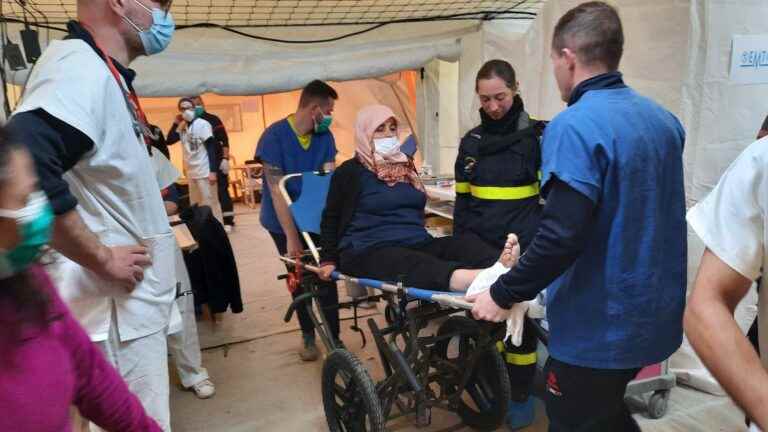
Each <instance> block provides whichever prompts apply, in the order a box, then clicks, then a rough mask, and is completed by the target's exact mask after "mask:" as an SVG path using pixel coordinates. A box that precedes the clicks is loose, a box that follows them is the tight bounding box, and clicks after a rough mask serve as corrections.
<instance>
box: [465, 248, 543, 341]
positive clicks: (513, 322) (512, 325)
mask: <svg viewBox="0 0 768 432" xmlns="http://www.w3.org/2000/svg"><path fill="white" fill-rule="evenodd" d="M508 271H509V269H508V268H506V267H504V265H503V264H502V263H500V262H497V263H496V264H494V265H493V266H492V267H488V268H487V269H485V270H483V271H481V272H480V274H478V275H477V277H476V278H475V280H474V281H472V284H471V285H470V286H469V289H468V290H467V296H472V295H476V294H481V293H483V292H485V291H488V290H489V289H490V288H491V285H493V283H494V282H496V280H497V279H498V278H499V277H501V275H503V274H504V273H506V272H508ZM530 303H535V302H534V301H530V302H522V303H515V304H514V305H513V306H512V309H510V315H509V318H507V335H506V336H505V337H504V340H505V341H506V340H507V339H509V338H511V339H512V344H513V345H515V346H518V347H519V346H520V345H521V344H522V343H523V328H524V325H525V314H526V313H527V312H528V308H529V306H530Z"/></svg>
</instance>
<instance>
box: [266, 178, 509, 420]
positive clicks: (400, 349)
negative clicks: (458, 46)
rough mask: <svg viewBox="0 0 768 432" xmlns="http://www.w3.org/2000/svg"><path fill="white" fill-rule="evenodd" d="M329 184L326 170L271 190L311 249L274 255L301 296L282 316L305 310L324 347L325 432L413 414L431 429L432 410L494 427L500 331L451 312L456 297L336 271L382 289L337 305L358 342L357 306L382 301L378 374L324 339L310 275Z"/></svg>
mask: <svg viewBox="0 0 768 432" xmlns="http://www.w3.org/2000/svg"><path fill="white" fill-rule="evenodd" d="M330 179H331V173H324V172H320V173H302V174H292V175H288V176H285V177H284V178H283V179H282V180H281V182H280V184H279V188H280V192H281V194H282V195H283V197H284V198H285V199H286V202H287V203H288V205H289V208H290V210H291V213H292V215H293V218H294V221H295V223H296V226H297V229H298V230H299V231H300V232H301V235H302V236H303V238H304V241H305V242H306V244H307V245H308V247H309V250H308V251H306V253H305V254H304V255H303V256H301V257H281V260H282V261H283V262H284V263H285V264H286V266H287V268H288V274H287V275H284V276H283V278H285V279H287V283H288V285H289V289H291V290H292V291H293V290H295V289H299V288H301V289H302V291H303V292H304V294H302V295H300V296H298V297H297V298H296V299H295V300H294V301H293V303H292V304H291V305H290V307H289V309H288V312H287V313H286V316H285V319H286V321H289V320H290V318H291V316H292V314H293V312H295V310H296V309H297V308H301V307H303V308H306V309H307V311H308V312H309V316H310V318H311V319H312V321H313V322H314V324H315V327H316V332H317V334H318V335H319V336H320V338H321V340H322V342H323V344H324V345H325V347H326V349H327V352H328V356H327V357H326V359H325V363H324V365H323V376H322V395H323V405H324V409H325V415H326V420H327V423H328V428H329V430H330V431H333V432H337V431H345V432H347V431H355V432H357V431H360V432H362V431H370V432H381V431H384V430H385V424H386V422H387V421H389V420H392V419H395V418H398V417H402V416H413V417H414V418H415V423H416V425H417V426H419V427H424V426H428V425H429V424H430V422H431V413H432V410H433V409H441V410H447V411H451V412H455V413H457V414H458V415H459V417H460V418H461V419H462V421H463V422H464V423H465V424H466V425H468V426H470V427H472V428H474V429H477V430H494V429H496V428H498V427H499V426H501V425H502V423H503V421H504V417H505V415H506V412H507V404H508V401H509V398H510V383H509V377H508V374H507V368H506V365H505V363H504V361H503V359H502V357H501V355H500V353H499V352H498V350H497V349H496V345H495V343H496V341H498V340H500V338H501V337H502V335H503V333H504V326H503V325H499V324H491V323H485V322H478V321H474V320H472V319H470V318H468V317H466V316H462V315H461V314H457V313H459V312H461V311H466V310H468V309H471V304H469V303H467V302H466V301H464V300H463V297H462V296H461V294H460V293H448V292H438V291H427V290H422V289H418V288H411V287H406V286H403V284H402V283H387V282H382V281H378V280H372V279H365V278H354V277H349V276H346V275H344V274H341V273H339V272H334V273H333V275H332V278H333V279H334V280H337V281H339V280H342V281H349V282H352V283H357V284H360V285H361V286H365V287H370V288H374V289H375V290H376V291H377V292H380V294H377V295H373V296H368V297H364V298H356V299H353V300H352V301H350V302H346V303H340V304H339V305H338V308H347V309H353V311H354V325H353V326H352V328H353V329H354V330H356V331H358V332H360V334H361V335H363V333H362V330H360V328H359V327H358V325H357V324H358V322H357V321H358V316H357V304H358V303H360V302H363V301H369V302H370V301H373V302H381V301H383V302H385V303H386V309H385V310H386V313H385V318H386V325H385V326H383V327H380V325H379V324H378V323H377V322H376V321H375V320H374V319H373V318H369V319H368V320H367V324H368V328H369V330H370V333H371V334H372V336H373V340H374V343H375V345H376V348H377V351H378V354H379V358H380V360H381V364H382V368H383V370H384V374H385V377H384V378H383V379H381V380H379V381H376V382H375V381H374V380H373V379H372V378H371V376H370V374H369V373H368V371H367V370H366V369H365V367H364V366H363V364H362V363H361V362H360V360H359V359H358V358H357V357H356V356H355V355H354V354H353V353H352V352H350V351H348V350H347V349H346V348H345V347H343V346H339V344H338V343H337V342H336V341H335V340H334V338H333V337H332V336H331V334H330V332H329V329H328V326H327V325H326V324H325V323H326V319H325V312H326V311H324V310H323V308H322V306H321V305H320V302H319V301H318V300H317V298H318V295H319V290H320V289H322V288H321V285H323V284H321V283H320V279H319V277H318V275H317V273H318V272H319V268H318V267H317V265H318V263H319V262H320V259H319V251H318V248H317V246H316V245H315V243H314V242H313V241H312V237H311V236H310V233H315V234H319V232H320V219H321V216H322V209H323V207H324V205H325V200H326V196H327V194H328V188H329V186H330ZM297 180H301V181H302V193H301V196H300V197H299V198H298V199H297V200H296V201H295V202H293V201H292V200H291V198H290V196H289V194H288V193H287V190H286V182H288V181H297ZM327 285H328V284H327V283H326V284H325V286H327ZM438 318H447V319H446V320H445V321H444V322H443V323H442V324H441V325H440V326H439V328H438V330H437V331H436V333H434V334H426V333H428V332H427V331H424V330H425V329H426V328H427V326H428V324H429V323H430V322H431V321H433V320H435V319H438ZM363 344H365V339H364V336H363Z"/></svg>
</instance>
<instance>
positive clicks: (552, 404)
mask: <svg viewBox="0 0 768 432" xmlns="http://www.w3.org/2000/svg"><path fill="white" fill-rule="evenodd" d="M639 371H640V369H615V370H614V369H591V368H584V367H579V366H573V365H569V364H567V363H563V362H561V361H558V360H556V359H554V358H552V357H550V358H549V360H547V364H546V366H545V367H544V376H545V377H546V379H547V387H546V394H545V398H544V402H545V403H546V406H547V416H548V417H549V432H608V431H610V432H640V427H639V426H638V425H637V422H635V419H633V418H632V415H631V414H630V413H629V408H627V405H626V404H625V403H624V393H626V391H627V384H629V382H630V381H632V379H634V378H635V376H637V373H638V372H639Z"/></svg>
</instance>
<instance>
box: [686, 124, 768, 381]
mask: <svg viewBox="0 0 768 432" xmlns="http://www.w3.org/2000/svg"><path fill="white" fill-rule="evenodd" d="M688 223H689V224H690V225H691V227H692V228H693V230H694V231H696V234H698V235H699V237H700V238H701V240H702V241H703V242H704V244H705V245H706V246H707V248H708V249H709V250H710V251H712V253H714V254H715V255H717V257H718V258H720V259H721V260H722V261H723V262H724V263H726V264H728V266H730V267H731V268H732V269H734V270H736V271H737V272H739V273H740V274H741V275H742V276H744V277H746V278H747V279H749V280H755V279H757V278H758V277H760V275H761V274H762V273H763V269H768V253H767V252H768V249H767V246H768V230H766V225H768V138H764V139H761V140H759V141H756V142H754V143H752V145H750V146H749V147H747V148H746V149H745V150H744V152H743V153H742V154H741V155H740V156H739V157H738V158H737V159H736V160H735V161H734V162H733V163H732V164H731V166H730V167H728V170H726V172H725V174H723V176H722V178H721V179H720V182H719V183H718V184H717V186H716V187H715V189H714V190H712V192H710V194H709V195H708V196H707V197H706V198H705V199H704V200H703V201H701V202H700V203H699V204H697V205H696V206H695V207H693V208H692V209H691V210H690V211H689V212H688ZM758 309H759V312H758V320H759V322H758V326H759V334H760V346H761V347H763V349H762V350H761V351H762V360H763V364H764V365H766V366H767V367H768V286H766V285H763V288H762V289H761V290H760V299H759V303H758Z"/></svg>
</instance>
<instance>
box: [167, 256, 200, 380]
mask: <svg viewBox="0 0 768 432" xmlns="http://www.w3.org/2000/svg"><path fill="white" fill-rule="evenodd" d="M176 280H177V281H178V282H179V284H180V289H179V291H180V293H182V294H184V295H182V296H181V297H179V298H177V299H176V305H177V306H178V307H179V312H181V323H182V327H181V331H179V332H176V333H173V334H171V335H168V352H169V353H170V354H171V356H172V358H173V362H174V363H175V364H176V371H177V372H178V373H179V379H181V385H183V386H184V387H185V388H189V387H192V386H193V385H195V384H198V383H200V382H202V381H205V380H207V379H208V378H209V376H208V371H207V370H205V368H204V367H203V366H202V362H203V360H202V358H201V356H200V339H198V337H197V322H195V297H194V295H192V284H191V283H190V281H189V273H188V272H187V266H186V264H184V255H183V254H182V253H181V249H179V248H176Z"/></svg>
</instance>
